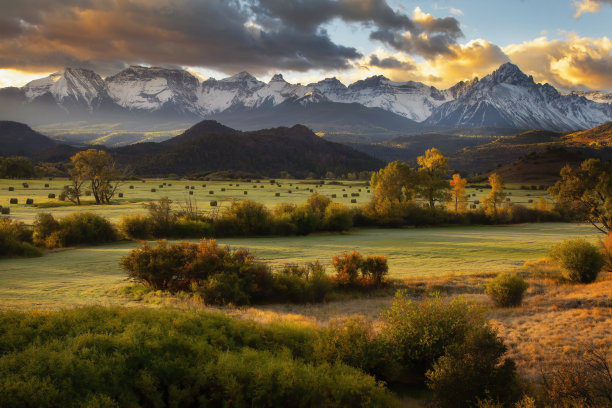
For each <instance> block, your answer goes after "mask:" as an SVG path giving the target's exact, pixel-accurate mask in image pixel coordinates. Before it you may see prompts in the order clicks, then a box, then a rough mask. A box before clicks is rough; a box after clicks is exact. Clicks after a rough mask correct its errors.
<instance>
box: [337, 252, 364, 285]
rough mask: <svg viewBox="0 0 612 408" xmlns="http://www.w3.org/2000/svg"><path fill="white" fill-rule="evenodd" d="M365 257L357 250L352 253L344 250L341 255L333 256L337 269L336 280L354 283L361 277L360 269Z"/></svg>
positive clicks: (343, 283) (344, 283)
mask: <svg viewBox="0 0 612 408" xmlns="http://www.w3.org/2000/svg"><path fill="white" fill-rule="evenodd" d="M362 262H363V257H362V256H361V254H360V253H359V252H357V251H352V252H351V253H350V254H347V253H346V252H344V251H342V253H341V255H339V256H338V255H335V256H334V257H333V258H332V266H333V267H334V269H336V272H337V274H336V281H337V282H338V283H340V284H342V285H354V284H356V283H357V279H358V278H359V270H360V268H361V264H362Z"/></svg>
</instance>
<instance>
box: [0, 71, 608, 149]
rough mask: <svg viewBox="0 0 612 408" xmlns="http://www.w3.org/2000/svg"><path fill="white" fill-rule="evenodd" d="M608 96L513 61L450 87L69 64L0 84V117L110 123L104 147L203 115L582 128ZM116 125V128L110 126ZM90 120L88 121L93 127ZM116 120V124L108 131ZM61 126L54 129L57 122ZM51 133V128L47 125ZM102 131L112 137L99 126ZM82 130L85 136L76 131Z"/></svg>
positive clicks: (370, 124)
mask: <svg viewBox="0 0 612 408" xmlns="http://www.w3.org/2000/svg"><path fill="white" fill-rule="evenodd" d="M609 96H610V95H607V94H603V93H597V92H587V93H585V92H583V93H580V92H574V93H571V94H567V95H564V94H561V93H559V92H558V91H557V90H556V89H555V88H554V87H552V86H551V85H549V84H538V83H536V82H535V81H534V80H533V78H532V77H530V76H527V75H525V74H524V73H523V72H521V70H520V69H519V68H518V67H517V66H516V65H513V64H511V63H506V64H503V65H501V66H500V67H499V68H498V69H497V70H496V71H494V72H493V73H491V74H489V75H487V76H485V77H483V78H481V79H478V78H474V79H473V80H471V81H467V82H460V83H458V84H456V85H454V86H452V87H450V88H448V89H437V88H435V87H433V86H427V85H425V84H423V83H420V82H415V81H407V82H395V81H391V80H389V79H388V78H385V77H384V76H373V77H370V78H367V79H364V80H361V81H357V82H354V83H352V84H350V85H348V86H346V85H344V84H343V83H342V82H340V81H339V80H337V79H336V78H327V79H324V80H322V81H319V82H315V83H310V84H307V85H302V84H291V83H288V82H287V81H285V80H284V78H283V76H282V75H280V74H277V75H274V76H273V77H272V79H271V80H270V81H269V82H267V83H265V82H262V81H260V80H258V79H257V78H255V77H254V76H252V75H251V74H249V73H247V72H241V73H239V74H236V75H234V76H231V77H229V78H224V79H220V80H217V79H214V78H210V79H207V80H205V81H203V82H200V81H199V80H198V78H196V77H195V76H194V75H192V74H191V73H189V72H187V71H185V70H178V69H165V68H156V67H152V68H148V67H138V66H132V67H129V68H127V69H125V70H123V71H121V72H119V73H117V74H116V75H112V76H108V77H106V78H104V79H103V78H102V77H101V76H100V75H98V74H96V73H95V72H93V71H90V70H86V69H78V68H66V69H65V70H64V71H62V72H58V73H55V74H52V75H50V76H48V77H45V78H41V79H37V80H34V81H32V82H30V83H28V84H26V85H25V86H23V87H21V88H2V89H0V119H5V120H17V121H21V122H25V123H28V124H30V125H32V126H35V127H38V128H40V127H44V126H50V125H51V124H61V126H59V127H61V128H62V129H64V130H66V129H68V130H67V131H65V132H64V136H65V140H67V141H69V142H70V141H73V140H72V139H71V137H73V139H76V138H77V136H79V137H81V139H82V140H81V142H84V143H89V142H91V141H92V140H94V139H96V137H94V136H95V135H96V134H98V136H99V133H96V131H95V130H93V131H91V133H92V136H91V137H83V136H82V135H76V133H79V132H75V131H71V129H72V128H74V129H78V128H79V127H81V126H83V121H84V122H85V123H86V124H87V125H89V126H90V128H96V127H97V128H101V125H100V124H109V123H110V124H112V125H111V126H110V128H111V130H112V132H115V134H116V135H118V136H115V137H114V138H113V137H106V138H104V139H103V140H102V141H101V143H105V144H108V145H114V146H118V145H122V144H129V143H133V142H137V141H142V140H145V139H146V140H157V141H160V140H163V139H168V138H170V137H172V136H174V135H176V134H178V133H180V131H178V129H186V128H188V127H189V126H190V125H191V124H193V123H196V122H198V121H199V120H201V119H203V118H204V119H215V120H219V121H221V122H223V123H225V124H227V125H229V126H232V127H234V128H238V129H242V130H254V129H261V128H266V127H274V126H291V125H293V124H296V123H301V124H304V125H306V126H308V127H310V128H312V129H314V130H315V131H316V132H320V134H325V135H328V134H329V135H336V134H342V135H354V136H355V137H356V138H358V137H359V136H360V135H367V136H368V137H370V138H373V139H376V140H384V139H390V138H393V137H397V136H402V135H405V134H411V133H420V132H423V131H432V130H436V131H438V130H440V129H449V128H457V127H461V128H471V127H489V128H506V129H507V128H512V129H521V130H527V129H534V128H540V129H546V130H554V131H570V130H581V129H588V128H592V127H595V126H597V125H599V124H601V123H604V122H606V121H610V120H612V103H611V102H612V99H610V97H609ZM170 122H174V123H176V126H175V128H176V129H177V131H176V132H175V133H174V134H168V133H164V134H163V135H160V136H159V138H155V137H153V139H151V135H150V134H149V135H148V136H147V137H148V139H147V138H146V137H144V136H143V137H124V136H123V133H121V131H119V130H123V131H126V130H130V129H136V128H138V129H140V130H141V133H143V134H144V133H146V130H147V129H143V128H142V127H143V126H144V125H145V124H146V126H149V128H148V130H155V129H156V128H155V127H156V126H159V125H162V124H165V126H167V124H168V123H170ZM117 123H121V124H122V126H119V127H117V125H116V124H117ZM92 124H93V125H92ZM113 126H114V127H113ZM59 127H58V128H59ZM48 129H50V130H51V133H57V132H53V131H52V130H53V129H54V128H53V127H52V126H51V127H48ZM105 132H106V133H105V134H112V132H111V131H110V130H109V131H107V130H105ZM80 133H87V131H81V132H80Z"/></svg>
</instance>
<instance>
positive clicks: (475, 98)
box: [426, 63, 612, 131]
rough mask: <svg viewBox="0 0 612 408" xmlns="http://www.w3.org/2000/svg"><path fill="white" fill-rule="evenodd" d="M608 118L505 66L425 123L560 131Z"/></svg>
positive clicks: (605, 110)
mask: <svg viewBox="0 0 612 408" xmlns="http://www.w3.org/2000/svg"><path fill="white" fill-rule="evenodd" d="M610 118H612V106H611V105H606V104H600V103H596V102H593V101H590V100H588V99H586V98H584V97H582V96H578V95H561V94H560V93H559V92H557V90H556V89H555V88H553V87H552V86H550V85H549V84H543V85H542V84H536V83H535V82H534V80H533V77H528V76H527V75H525V74H524V73H523V72H521V70H520V69H519V68H518V67H517V66H516V65H513V64H511V63H506V64H504V65H502V66H501V67H500V68H499V69H497V70H496V71H495V72H493V73H491V74H489V75H487V76H486V77H484V78H482V79H481V80H479V81H477V82H474V83H473V84H472V85H471V86H470V87H468V89H467V90H465V91H464V92H463V94H461V95H460V96H459V97H457V98H456V99H454V100H452V101H450V102H446V103H444V104H443V105H441V106H440V107H438V108H437V109H436V110H435V111H434V112H433V114H432V115H431V116H430V117H429V118H428V119H427V121H426V123H428V124H431V125H444V126H461V127H472V126H493V127H510V128H518V129H533V128H541V129H547V130H560V131H564V130H575V129H587V128H592V127H595V126H597V125H600V124H601V123H603V122H606V121H608V120H610Z"/></svg>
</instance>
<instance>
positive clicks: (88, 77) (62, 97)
mask: <svg viewBox="0 0 612 408" xmlns="http://www.w3.org/2000/svg"><path fill="white" fill-rule="evenodd" d="M22 90H23V92H24V94H25V97H26V100H27V101H28V102H33V101H35V100H37V99H38V98H44V97H46V96H48V95H51V97H52V98H53V99H54V100H55V101H56V102H57V103H58V104H59V105H60V106H62V107H64V108H66V109H74V108H85V109H87V110H89V111H93V110H94V109H96V108H98V107H99V106H100V105H101V104H102V103H104V102H105V101H107V100H108V97H109V95H108V88H107V85H106V82H105V81H104V80H103V79H102V77H100V75H98V74H96V73H95V72H93V71H90V70H88V69H81V68H66V70H64V71H63V72H56V73H54V74H51V75H49V76H48V77H46V78H41V79H36V80H34V81H32V82H30V83H28V84H27V85H26V86H24V87H23V89H22Z"/></svg>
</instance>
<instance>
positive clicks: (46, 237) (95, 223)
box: [33, 212, 118, 249]
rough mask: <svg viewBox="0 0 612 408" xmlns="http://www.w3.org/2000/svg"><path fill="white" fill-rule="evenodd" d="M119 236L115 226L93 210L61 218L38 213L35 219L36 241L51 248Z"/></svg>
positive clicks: (34, 238)
mask: <svg viewBox="0 0 612 408" xmlns="http://www.w3.org/2000/svg"><path fill="white" fill-rule="evenodd" d="M117 238H118V235H117V231H116V229H115V226H114V225H113V224H112V223H111V222H110V221H109V220H108V219H106V218H104V217H102V216H100V215H97V214H94V213H91V212H75V213H72V214H70V215H67V216H65V217H63V218H59V219H55V217H53V215H52V214H50V213H38V214H37V215H36V218H35V219H34V235H33V240H34V243H35V244H37V245H40V246H44V247H45V248H49V249H51V248H61V247H66V246H72V245H83V244H101V243H105V242H113V241H116V240H117Z"/></svg>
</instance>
